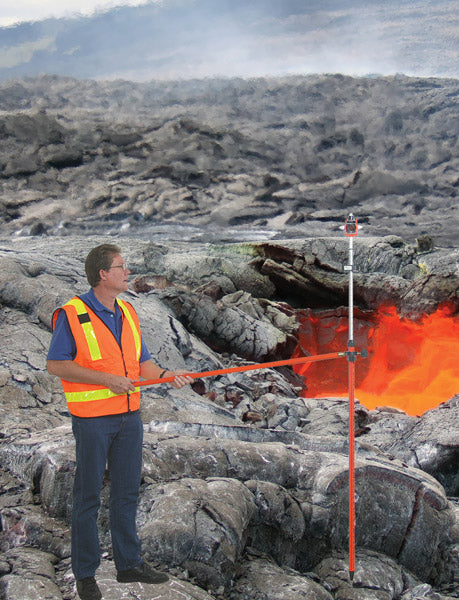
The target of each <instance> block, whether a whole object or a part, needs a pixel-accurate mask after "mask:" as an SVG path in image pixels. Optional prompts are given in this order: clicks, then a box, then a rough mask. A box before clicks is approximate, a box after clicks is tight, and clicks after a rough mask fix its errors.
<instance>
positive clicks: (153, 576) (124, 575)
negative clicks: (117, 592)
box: [116, 563, 169, 583]
mask: <svg viewBox="0 0 459 600" xmlns="http://www.w3.org/2000/svg"><path fill="white" fill-rule="evenodd" d="M168 580H169V577H168V576H167V575H166V573H161V572H160V571H156V570H155V569H153V567H151V566H150V565H149V564H148V563H142V564H141V565H139V566H138V567H134V568H133V569H129V570H128V571H117V572H116V581H119V582H120V583H131V582H133V581H140V582H142V583H164V582H166V581H168Z"/></svg>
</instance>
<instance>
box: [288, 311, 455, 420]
mask: <svg viewBox="0 0 459 600" xmlns="http://www.w3.org/2000/svg"><path fill="white" fill-rule="evenodd" d="M300 320H301V324H302V325H301V330H300V337H299V344H298V347H297V349H296V350H295V354H294V356H302V355H305V354H311V355H314V354H324V353H328V352H335V351H342V350H346V349H347V333H348V326H347V311H345V310H341V311H321V312H316V313H313V312H312V311H308V310H307V311H303V314H302V316H301V317H300ZM354 342H355V347H356V349H357V350H362V349H364V348H366V349H367V350H368V358H366V359H362V358H360V357H359V358H357V362H356V391H355V395H356V398H357V399H358V400H359V402H360V403H361V404H363V405H364V406H366V407H367V408H369V409H373V408H376V407H379V406H391V407H395V408H399V409H401V410H403V411H404V412H406V413H408V414H410V415H415V416H416V415H422V414H423V413H424V412H425V411H427V410H429V409H431V408H434V407H436V406H438V405H439V404H441V403H442V402H445V401H447V400H449V399H450V398H451V397H453V396H454V395H456V394H457V393H459V317H458V316H457V315H456V316H455V315H453V314H452V311H451V309H449V308H447V307H442V308H439V309H437V311H436V312H435V313H434V314H431V315H425V316H424V317H423V318H422V319H419V320H417V321H411V320H409V319H402V318H400V317H399V316H398V314H397V311H396V309H395V308H394V307H382V308H380V309H379V310H377V311H376V312H374V313H371V314H370V313H365V312H362V311H357V310H356V311H355V314H354ZM294 369H295V371H296V372H297V373H299V374H300V375H303V376H304V377H305V385H306V387H305V390H304V392H303V394H302V395H303V396H305V397H324V396H343V395H347V361H346V359H343V358H341V359H338V360H334V361H327V362H322V363H309V364H305V365H298V366H296V367H294Z"/></svg>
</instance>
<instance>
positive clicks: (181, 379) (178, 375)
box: [164, 371, 193, 390]
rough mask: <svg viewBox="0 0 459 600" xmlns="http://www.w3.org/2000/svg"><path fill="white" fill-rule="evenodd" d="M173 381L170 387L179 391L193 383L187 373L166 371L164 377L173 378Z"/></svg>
mask: <svg viewBox="0 0 459 600" xmlns="http://www.w3.org/2000/svg"><path fill="white" fill-rule="evenodd" d="M174 376H175V379H174V381H171V386H172V387H174V388H176V389H177V390H179V389H180V388H182V387H184V386H185V385H188V384H189V383H191V382H192V381H193V378H192V377H188V375H187V371H166V372H165V373H164V377H174Z"/></svg>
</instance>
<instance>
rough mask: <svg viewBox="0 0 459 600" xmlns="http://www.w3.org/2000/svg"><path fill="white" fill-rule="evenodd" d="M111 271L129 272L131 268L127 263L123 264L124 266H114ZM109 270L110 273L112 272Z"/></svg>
mask: <svg viewBox="0 0 459 600" xmlns="http://www.w3.org/2000/svg"><path fill="white" fill-rule="evenodd" d="M110 269H123V271H129V267H128V265H127V263H123V264H122V265H112V266H111V267H110ZM110 269H109V271H110Z"/></svg>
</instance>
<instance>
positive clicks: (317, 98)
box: [0, 75, 459, 246]
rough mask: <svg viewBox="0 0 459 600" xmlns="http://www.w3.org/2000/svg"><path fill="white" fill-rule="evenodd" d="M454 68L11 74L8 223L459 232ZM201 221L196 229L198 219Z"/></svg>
mask: <svg viewBox="0 0 459 600" xmlns="http://www.w3.org/2000/svg"><path fill="white" fill-rule="evenodd" d="M457 98H458V82H457V80H453V79H450V80H447V79H434V78H430V79H421V78H408V77H404V76H396V77H381V78H377V77H376V78H352V77H344V76H341V75H328V76H325V75H316V76H310V77H289V78H284V79H254V80H242V79H228V80H207V81H183V82H175V83H174V82H168V83H149V84H135V83H132V82H122V81H116V82H112V83H108V82H106V83H104V82H98V83H96V82H94V81H77V80H74V79H70V78H63V77H62V78H59V77H50V76H46V77H42V78H36V79H23V80H17V81H4V82H1V83H0V137H1V139H2V144H1V148H0V189H1V194H0V222H2V227H3V229H4V231H5V232H9V233H11V234H15V233H19V232H20V233H21V234H24V233H35V234H37V233H43V232H46V233H48V234H51V233H52V234H59V235H65V234H68V233H81V232H91V231H92V232H97V233H109V232H112V233H113V232H117V233H119V232H125V233H126V232H127V230H128V229H129V230H130V233H131V234H133V235H138V236H142V237H144V236H148V235H151V234H154V233H155V232H157V231H158V228H159V229H160V228H161V227H162V226H163V225H164V223H173V224H175V225H176V226H178V225H185V226H186V227H185V229H184V231H183V232H182V234H183V235H186V236H188V237H189V238H193V237H197V238H199V239H202V237H203V235H202V228H204V229H205V237H206V239H208V238H209V237H210V236H213V237H214V239H215V240H219V241H222V240H227V241H233V240H234V239H235V238H237V239H244V237H246V230H247V229H248V228H251V229H253V228H254V227H255V228H256V229H257V230H258V232H260V230H261V231H262V232H264V233H263V234H262V235H264V236H265V237H270V236H276V235H278V236H280V237H282V238H284V239H285V238H292V237H296V238H301V237H304V236H310V235H314V236H326V235H336V233H337V231H338V227H339V226H340V225H342V223H343V220H344V217H345V216H346V214H347V213H348V212H350V211H353V212H354V213H355V214H356V215H357V216H358V217H359V219H360V222H361V224H364V225H365V227H366V231H367V233H368V234H369V235H377V236H380V235H387V234H392V233H395V234H397V235H401V236H402V237H404V239H406V240H407V241H410V242H413V243H414V242H415V240H416V238H417V237H420V236H425V235H427V236H431V237H434V238H435V240H436V242H437V244H438V245H440V246H454V245H455V243H456V242H457V222H458V213H457V211H458V208H457V197H456V196H457V185H458V178H457V173H458V170H459V165H458V152H457V140H458V134H459V131H458V120H457ZM194 228H196V229H194Z"/></svg>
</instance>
